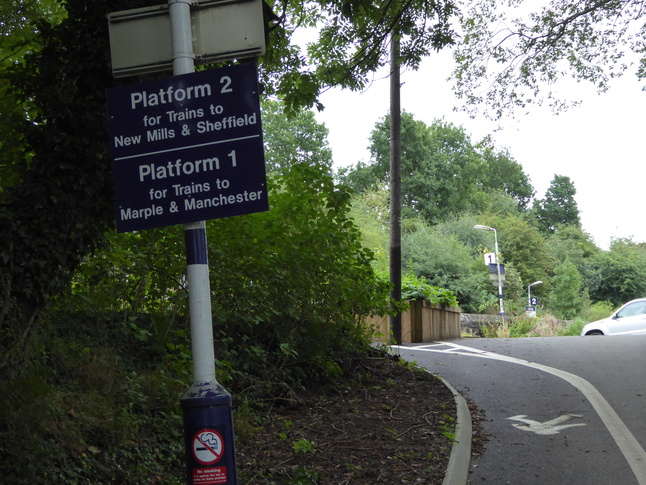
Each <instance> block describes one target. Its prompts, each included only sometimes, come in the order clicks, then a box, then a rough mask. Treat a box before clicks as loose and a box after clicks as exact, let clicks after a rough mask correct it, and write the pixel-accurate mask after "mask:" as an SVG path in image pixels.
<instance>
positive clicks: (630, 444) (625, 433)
mask: <svg viewBox="0 0 646 485" xmlns="http://www.w3.org/2000/svg"><path fill="white" fill-rule="evenodd" d="M392 347H393V348H401V349H404V350H411V351H417V350H419V351H423V352H436V353H451V354H458V355H465V356H468V357H479V358H483V359H492V360H500V361H503V362H509V363H512V364H518V365H524V366H526V367H531V368H533V369H538V370H541V371H543V372H546V373H548V374H552V375H553V376H556V377H559V378H561V379H563V380H565V381H566V382H568V383H570V384H571V385H572V386H574V387H575V388H577V389H578V390H579V391H581V393H582V394H583V395H584V396H585V397H586V398H587V399H588V401H589V402H590V404H591V405H592V407H593V408H594V409H595V411H596V412H597V414H598V415H599V417H600V418H601V420H602V421H603V424H605V425H606V428H607V429H608V431H609V432H610V435H611V436H612V438H613V439H614V440H615V443H617V446H618V447H619V449H620V450H621V452H622V453H623V455H624V457H625V458H626V461H627V462H628V464H629V465H630V468H631V469H632V471H633V473H634V474H635V477H636V478H637V483H639V485H646V452H645V451H644V449H643V448H642V447H641V445H640V444H639V442H638V441H637V440H636V439H635V437H634V436H633V434H632V433H631V432H630V430H629V429H628V427H627V426H626V425H625V424H624V422H623V421H622V420H621V418H620V417H619V415H618V414H617V413H616V412H615V410H614V409H612V407H611V406H610V404H609V403H608V401H606V399H605V398H604V397H603V396H602V395H601V393H600V392H599V391H598V390H597V389H596V388H595V387H594V386H593V385H592V384H590V383H589V382H588V381H586V380H585V379H583V378H582V377H579V376H577V375H575V374H571V373H569V372H565V371H562V370H559V369H555V368H554V367H549V366H547V365H543V364H538V363H536V362H530V361H527V360H523V359H517V358H515V357H509V356H506V355H500V354H495V353H493V352H487V351H484V350H479V349H473V348H471V347H466V346H463V345H457V344H454V343H451V342H439V343H436V344H432V345H423V346H420V347H399V346H397V345H393V346H392Z"/></svg>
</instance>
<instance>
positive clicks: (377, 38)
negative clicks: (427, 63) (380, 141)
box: [263, 0, 457, 111]
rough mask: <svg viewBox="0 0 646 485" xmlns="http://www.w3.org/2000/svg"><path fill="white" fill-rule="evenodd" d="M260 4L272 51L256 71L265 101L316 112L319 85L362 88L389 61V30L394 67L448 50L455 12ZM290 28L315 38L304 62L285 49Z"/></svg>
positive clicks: (411, 4) (339, 3) (418, 0)
mask: <svg viewBox="0 0 646 485" xmlns="http://www.w3.org/2000/svg"><path fill="white" fill-rule="evenodd" d="M267 4H268V6H269V7H270V9H272V10H273V11H274V15H273V25H272V26H271V27H270V30H271V36H270V38H271V44H272V46H273V47H272V49H271V50H270V51H269V52H268V54H267V55H266V56H265V63H266V65H264V66H263V67H264V70H265V75H266V79H267V94H269V95H273V94H277V95H278V97H280V98H281V99H282V100H284V101H285V104H286V106H287V110H288V111H293V110H294V109H297V108H299V107H300V106H305V107H311V106H317V107H318V108H319V109H321V108H322V105H321V104H320V103H319V102H318V100H317V97H318V93H319V92H320V90H321V89H323V88H325V87H326V86H340V87H343V88H348V89H351V90H354V91H358V90H361V89H364V88H365V87H366V86H367V85H368V84H369V83H370V80H371V74H372V73H374V72H375V71H376V70H378V69H379V68H380V67H382V66H384V65H386V64H387V63H388V62H389V59H390V57H389V52H390V35H391V33H392V32H393V31H394V30H395V28H396V30H397V32H398V33H399V35H400V36H401V44H400V46H401V47H400V57H399V60H400V64H401V66H402V67H411V68H413V69H417V68H418V66H419V64H420V62H421V60H422V58H423V57H424V56H426V55H428V54H429V53H430V52H431V51H432V50H439V49H442V48H443V47H445V46H447V45H451V44H453V43H454V42H455V37H456V35H455V32H454V31H453V29H452V24H451V21H452V19H453V16H454V15H455V14H456V13H457V9H456V6H455V3H454V2H453V1H452V0H432V1H427V0H412V1H410V0H406V1H402V0H397V1H393V2H377V3H375V2H367V1H361V0H358V1H350V2H348V1H346V0H336V1H333V2H302V1H293V2H287V1H285V2H281V1H277V0H271V1H268V2H267ZM288 26H289V27H288ZM291 26H298V27H307V28H315V29H316V30H317V31H318V39H317V40H316V41H313V42H310V43H309V44H308V46H307V56H305V55H303V54H302V53H301V51H300V49H299V48H298V47H297V46H292V45H290V44H289V39H290V37H291V35H292V32H293V30H294V29H293V27H291ZM265 63H264V64H265ZM310 66H314V68H313V69H312V68H310Z"/></svg>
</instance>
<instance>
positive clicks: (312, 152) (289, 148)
mask: <svg viewBox="0 0 646 485" xmlns="http://www.w3.org/2000/svg"><path fill="white" fill-rule="evenodd" d="M262 125H263V141H264V148H265V165H266V167H267V172H280V173H284V172H286V170H287V168H288V167H289V166H291V165H294V164H296V163H316V164H320V165H323V166H325V167H328V169H330V168H331V167H332V150H331V149H330V147H329V145H328V142H327V136H328V134H329V131H328V129H327V128H326V127H325V125H323V124H320V123H318V122H317V121H316V119H315V118H314V113H313V112H312V111H311V110H303V111H300V112H298V113H297V114H295V115H293V116H287V115H286V114H285V113H284V109H283V105H282V104H281V103H279V102H278V101H272V100H266V101H264V102H263V103H262Z"/></svg>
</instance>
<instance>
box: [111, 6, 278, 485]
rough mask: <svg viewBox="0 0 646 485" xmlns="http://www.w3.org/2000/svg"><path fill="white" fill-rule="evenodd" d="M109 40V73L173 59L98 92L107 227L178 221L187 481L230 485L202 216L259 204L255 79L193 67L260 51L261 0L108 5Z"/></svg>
mask: <svg viewBox="0 0 646 485" xmlns="http://www.w3.org/2000/svg"><path fill="white" fill-rule="evenodd" d="M192 6H193V7H194V11H193V12H191V7H192ZM169 31H170V38H168V37H169V36H168V33H169ZM215 33H217V35H214V34H215ZM142 36H143V37H142ZM110 37H111V53H112V67H113V73H114V75H115V76H117V77H119V76H127V75H133V74H138V73H144V72H157V71H162V70H167V69H168V68H169V67H170V64H169V60H170V59H172V68H173V74H174V76H173V77H172V78H170V79H157V80H153V81H149V82H145V83H139V84H130V85H121V86H117V87H115V88H112V89H109V90H108V91H107V93H106V95H107V102H108V114H109V123H108V124H109V132H110V147H111V150H110V151H111V156H112V168H113V178H114V185H115V202H116V210H117V230H118V231H119V232H126V231H137V230H141V229H148V228H153V227H161V226H168V225H173V224H184V235H185V243H186V260H187V281H188V289H189V312H190V321H191V333H192V339H191V345H192V354H193V383H192V385H191V386H190V388H189V389H188V391H187V392H186V393H185V395H184V396H183V398H182V400H181V406H182V411H183V418H184V442H185V451H186V470H187V483H188V484H189V485H193V484H200V485H219V484H225V485H227V484H229V485H235V484H237V472H236V463H235V446H234V433H233V418H232V410H231V395H230V394H229V393H228V392H227V391H226V390H225V389H224V388H223V387H222V386H221V385H220V384H219V383H218V382H217V380H216V378H215V352H214V342H213V325H212V318H211V289H210V284H209V268H208V253H207V238H206V224H205V222H204V221H205V219H215V218H218V217H227V216H233V215H240V214H249V213H253V212H261V211H266V210H268V209H269V203H268V198H267V186H266V176H265V164H264V153H263V144H262V128H261V124H260V103H259V96H258V77H257V71H256V67H255V64H254V63H243V64H239V65H235V66H227V67H223V68H219V69H212V70H208V71H203V72H195V64H196V57H198V59H197V61H199V62H201V63H205V62H213V61H215V60H226V59H233V58H234V57H237V56H243V57H248V56H255V55H259V54H261V53H262V52H264V31H263V17H262V1H261V0H243V1H232V0H217V1H216V0H202V1H201V2H195V1H194V0H168V4H167V5H161V6H158V7H147V8H144V9H135V10H130V11H123V12H116V13H114V14H111V15H110ZM194 37H195V38H194ZM138 39H139V40H138ZM144 41H145V42H144ZM141 44H145V45H144V46H143V47H142V48H133V47H132V46H133V45H137V46H139V45H141ZM168 44H170V55H169V52H168ZM195 49H197V50H198V53H197V56H196V53H195Z"/></svg>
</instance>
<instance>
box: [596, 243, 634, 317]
mask: <svg viewBox="0 0 646 485" xmlns="http://www.w3.org/2000/svg"><path fill="white" fill-rule="evenodd" d="M586 263H587V264H586V268H585V280H586V285H587V287H588V291H589V293H590V299H591V300H593V301H610V302H612V304H613V305H615V306H619V305H621V304H623V303H626V302H627V301H629V300H632V299H634V298H640V297H642V296H644V294H646V245H644V243H640V244H638V243H634V242H632V241H631V240H629V239H617V240H614V241H612V243H611V245H610V250H609V251H600V252H598V253H597V254H595V255H594V256H592V257H591V258H589V259H588V260H587V262H586Z"/></svg>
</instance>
